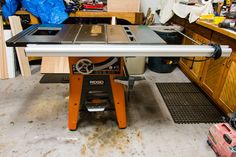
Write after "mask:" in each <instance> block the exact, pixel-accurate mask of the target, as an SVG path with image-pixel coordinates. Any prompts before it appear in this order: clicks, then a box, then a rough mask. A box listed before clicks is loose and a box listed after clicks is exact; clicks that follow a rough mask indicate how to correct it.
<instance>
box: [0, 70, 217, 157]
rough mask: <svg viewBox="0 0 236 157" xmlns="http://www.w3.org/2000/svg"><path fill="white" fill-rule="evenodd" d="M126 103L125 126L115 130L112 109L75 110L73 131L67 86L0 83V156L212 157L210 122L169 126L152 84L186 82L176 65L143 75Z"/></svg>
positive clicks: (30, 81) (19, 79)
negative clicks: (164, 71) (165, 71)
mask: <svg viewBox="0 0 236 157" xmlns="http://www.w3.org/2000/svg"><path fill="white" fill-rule="evenodd" d="M145 75H146V78H147V81H140V82H139V83H137V84H136V86H135V90H134V92H133V93H132V96H131V100H130V102H129V103H128V104H127V116H128V127H127V128H126V129H123V130H120V129H118V128H117V125H116V121H115V115H114V112H105V113H103V114H87V113H82V114H81V120H80V122H79V127H78V130H77V131H74V132H71V131H69V130H68V129H67V103H68V90H69V88H68V84H39V80H40V78H41V76H42V75H41V74H39V72H38V68H37V67H36V68H35V69H34V74H33V76H32V77H30V78H25V79H23V78H22V77H21V76H18V77H17V78H15V79H10V80H7V81H2V80H1V81H0V156H2V157H11V156H12V157H65V156H68V157H69V156H70V157H78V156H88V157H95V156H97V157H103V156H106V157H109V156H111V157H114V156H125V157H127V156H140V157H142V156H147V157H215V154H214V152H213V151H212V150H211V148H210V147H209V146H208V145H207V143H206V139H207V133H208V128H209V127H210V126H211V124H175V123H174V122H173V120H172V118H171V116H170V113H169V111H168V109H167V107H166V105H165V103H164V101H163V99H162V98H161V95H160V93H159V91H158V89H157V88H156V86H155V82H189V80H188V79H187V78H186V77H185V76H184V75H183V74H182V72H181V71H180V70H179V69H176V70H175V71H174V72H173V73H171V74H156V73H153V72H150V71H147V72H146V73H145Z"/></svg>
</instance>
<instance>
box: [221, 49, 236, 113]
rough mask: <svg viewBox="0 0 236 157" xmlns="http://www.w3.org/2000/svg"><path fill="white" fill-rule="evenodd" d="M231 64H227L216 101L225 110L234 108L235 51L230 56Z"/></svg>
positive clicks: (235, 87) (235, 89)
mask: <svg viewBox="0 0 236 157" xmlns="http://www.w3.org/2000/svg"><path fill="white" fill-rule="evenodd" d="M230 63H231V64H230V65H227V64H226V67H227V71H226V73H225V75H224V76H223V77H224V78H223V81H222V85H223V88H222V90H221V92H220V95H219V99H218V102H219V104H220V106H221V107H223V108H224V110H225V111H226V112H233V111H235V110H236V52H235V54H233V55H232V57H231V62H230Z"/></svg>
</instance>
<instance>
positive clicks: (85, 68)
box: [75, 58, 94, 75]
mask: <svg viewBox="0 0 236 157" xmlns="http://www.w3.org/2000/svg"><path fill="white" fill-rule="evenodd" d="M75 68H76V70H77V71H78V72H79V73H80V74H84V75H88V74H91V73H92V72H93V70H94V65H93V63H92V61H91V60H89V59H86V58H84V59H80V60H79V61H78V62H77V63H76V66H75Z"/></svg>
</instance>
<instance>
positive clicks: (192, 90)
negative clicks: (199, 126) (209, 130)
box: [156, 83, 225, 123]
mask: <svg viewBox="0 0 236 157" xmlns="http://www.w3.org/2000/svg"><path fill="white" fill-rule="evenodd" d="M156 85H157V87H158V89H159V91H160V93H161V95H162V97H163V99H164V101H165V103H166V105H167V108H168V109H169V111H170V114H171V116H172V118H173V120H174V122H175V123H218V122H223V119H222V117H223V116H225V115H224V114H223V113H222V112H221V111H220V110H219V109H218V108H217V107H216V105H215V104H214V103H213V102H212V101H211V100H210V99H209V98H208V97H207V96H206V95H205V94H204V93H202V91H201V90H200V89H199V88H198V87H197V86H195V85H194V84H192V83H156Z"/></svg>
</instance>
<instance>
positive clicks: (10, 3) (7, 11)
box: [2, 0, 19, 19]
mask: <svg viewBox="0 0 236 157" xmlns="http://www.w3.org/2000/svg"><path fill="white" fill-rule="evenodd" d="M18 4H19V1H18V0H6V3H5V4H3V5H2V13H3V17H4V18H6V19H7V18H8V16H12V15H14V14H15V12H16V9H17V7H18Z"/></svg>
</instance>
